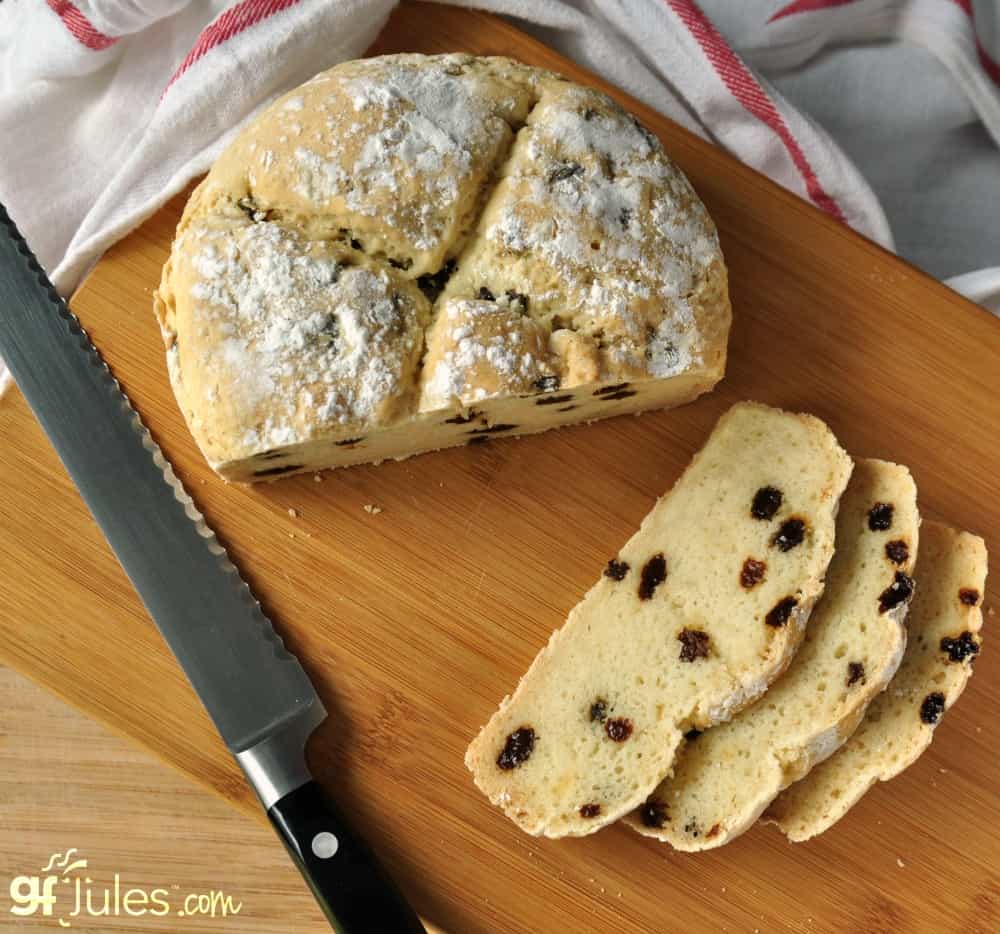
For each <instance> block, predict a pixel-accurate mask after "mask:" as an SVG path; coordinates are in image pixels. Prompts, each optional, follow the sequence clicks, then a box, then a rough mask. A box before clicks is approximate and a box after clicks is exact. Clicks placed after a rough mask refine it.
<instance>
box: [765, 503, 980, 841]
mask: <svg viewBox="0 0 1000 934" xmlns="http://www.w3.org/2000/svg"><path fill="white" fill-rule="evenodd" d="M916 578H917V592H916V596H915V597H914V598H913V603H912V605H911V606H910V612H909V615H908V617H907V628H908V630H909V644H908V646H907V649H906V653H905V654H904V656H903V662H902V664H901V665H900V666H899V671H898V672H897V673H896V676H895V677H894V678H893V679H892V681H891V682H890V683H889V687H888V689H887V690H886V691H885V693H884V694H882V695H880V696H879V697H877V698H876V699H875V700H874V701H873V702H872V704H871V706H870V707H869V708H868V712H867V714H866V715H865V718H864V720H863V721H862V722H861V725H860V726H859V727H858V729H857V731H856V732H855V733H854V735H853V736H852V737H851V738H850V739H849V740H848V741H847V742H846V743H845V744H844V745H843V746H842V747H841V748H840V750H838V751H837V752H836V753H835V754H834V755H833V756H832V757H831V758H830V759H828V760H827V761H826V762H824V763H823V764H822V765H820V766H817V768H815V769H813V771H812V772H810V773H809V774H808V775H807V776H806V777H805V778H804V779H803V780H802V781H800V782H798V783H797V784H795V785H792V786H791V787H790V788H788V789H787V790H786V791H785V792H783V793H782V794H781V795H780V796H779V797H778V798H777V799H776V800H775V802H774V803H773V804H772V805H771V807H770V808H769V809H768V811H767V813H766V815H765V819H766V820H768V821H770V822H772V823H775V824H777V825H778V826H779V827H780V828H781V830H782V831H783V832H784V833H785V834H786V835H787V836H788V837H789V839H791V840H794V841H796V842H798V841H801V840H808V839H809V838H810V837H814V836H815V835H816V834H818V833H822V832H823V831H824V830H826V829H827V828H829V827H831V826H833V824H835V823H836V822H837V821H838V820H840V818H842V817H843V816H844V815H845V814H846V813H847V812H848V811H849V810H850V809H851V807H853V806H854V804H855V803H856V802H857V801H858V800H859V799H860V798H861V796H862V795H863V794H864V793H865V792H866V791H867V790H868V789H869V788H871V786H872V785H874V784H875V783H876V782H879V781H882V782H885V781H888V780H889V779H890V778H892V777H894V776H895V775H898V774H899V773H900V772H902V771H903V769H905V768H906V767H907V766H909V765H911V764H912V763H913V762H915V761H916V760H917V758H918V757H919V756H920V754H921V753H922V752H923V751H924V750H925V749H926V748H927V747H928V746H929V745H930V742H931V739H932V737H933V735H934V728H935V727H936V726H937V724H938V722H939V721H940V719H941V715H942V714H943V713H944V711H945V710H947V709H948V708H949V707H951V705H952V704H954V703H955V701H956V700H957V699H958V696H959V695H960V694H961V693H962V690H963V689H964V688H965V685H966V682H967V681H968V680H969V677H970V676H971V674H972V660H973V658H975V656H976V655H977V654H978V653H979V644H980V638H979V629H980V627H981V625H982V621H983V614H982V610H981V605H982V599H983V598H982V595H983V592H984V591H983V585H984V583H985V580H986V546H985V544H984V543H983V540H982V539H981V538H979V537H978V536H976V535H970V534H969V533H968V532H958V531H956V530H954V529H950V528H948V527H947V526H944V525H941V524H939V523H937V522H930V521H927V522H925V523H924V524H923V527H922V528H921V532H920V557H919V559H918V560H917V570H916Z"/></svg>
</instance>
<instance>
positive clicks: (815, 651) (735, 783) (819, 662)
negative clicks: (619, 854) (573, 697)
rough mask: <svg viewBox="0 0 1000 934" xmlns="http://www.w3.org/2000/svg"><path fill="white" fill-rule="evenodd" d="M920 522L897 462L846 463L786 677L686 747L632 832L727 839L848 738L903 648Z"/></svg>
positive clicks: (702, 842)
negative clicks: (809, 607) (820, 580)
mask: <svg viewBox="0 0 1000 934" xmlns="http://www.w3.org/2000/svg"><path fill="white" fill-rule="evenodd" d="M919 522H920V520H919V517H918V514H917V489H916V486H915V485H914V483H913V479H912V478H911V477H910V473H909V471H908V470H907V469H906V468H905V467H900V466H897V465H896V464H889V463H886V462H885V461H876V460H861V461H858V462H857V464H856V466H855V468H854V473H853V474H852V475H851V481H850V483H849V484H848V485H847V489H846V490H845V492H844V495H843V497H841V500H840V511H839V513H838V516H837V538H836V548H837V550H836V553H835V554H834V556H833V560H832V561H831V562H830V568H829V571H828V572H827V575H826V588H825V590H824V592H823V598H822V599H821V600H820V601H819V603H818V604H817V605H816V608H815V609H814V610H813V612H812V615H811V617H810V619H809V626H808V628H807V630H806V635H805V639H804V640H803V643H802V646H801V648H800V649H799V651H798V652H797V653H796V655H795V658H793V659H792V663H791V665H789V667H788V670H787V671H786V672H785V673H784V674H783V675H782V676H781V677H780V678H779V679H778V680H777V681H776V682H775V683H774V684H773V685H771V687H770V688H769V689H768V691H767V693H766V694H765V695H764V696H763V697H762V698H761V699H760V700H758V701H757V702H756V703H754V704H753V705H752V706H751V707H749V708H747V709H746V710H744V711H743V712H742V713H741V714H739V715H738V716H736V717H734V718H733V719H732V720H731V721H730V722H729V723H724V724H722V725H721V726H717V727H714V728H713V729H711V730H708V731H707V732H706V733H704V734H703V735H701V736H698V737H696V738H692V740H691V741H689V742H688V743H686V744H685V746H684V747H683V749H682V750H681V752H680V754H679V755H678V758H677V763H676V765H675V767H674V772H673V775H672V776H671V777H670V778H668V779H665V780H664V781H663V782H662V783H661V785H660V787H659V788H657V789H656V791H655V792H653V794H652V795H651V796H650V798H649V799H648V800H647V801H646V803H645V804H644V805H643V806H642V807H641V808H639V810H638V811H636V812H633V813H632V814H631V815H629V817H628V822H629V824H630V825H631V826H632V827H633V828H634V829H636V830H638V831H639V832H640V833H643V834H646V835H647V836H651V837H658V838H659V839H661V840H666V841H667V842H669V843H670V844H671V845H672V846H674V847H675V848H677V849H679V850H707V849H710V848H712V847H716V846H721V845H722V844H724V843H728V842H729V841H730V840H732V839H733V838H735V837H737V836H739V835H740V834H741V833H743V832H744V831H746V830H747V829H749V827H750V826H751V825H752V824H753V823H754V821H756V820H757V818H758V817H759V816H760V814H761V813H762V812H763V810H764V808H765V807H767V805H768V804H770V803H771V801H772V800H774V798H775V796H776V795H777V794H778V793H779V792H780V791H781V790H782V789H783V788H785V787H787V786H788V785H790V784H791V783H792V782H794V781H796V780H797V779H799V778H801V777H802V776H803V775H805V774H806V772H808V771H809V769H811V768H812V767H813V765H815V764H816V763H817V762H821V761H822V760H823V759H825V758H827V757H828V756H829V755H831V754H832V753H833V752H834V751H835V750H836V749H837V747H838V746H840V745H841V743H843V742H844V740H845V739H847V737H848V736H850V735H851V733H853V732H854V729H855V727H856V726H857V725H858V721H859V720H860V719H861V717H862V716H863V715H864V711H865V708H866V707H867V706H868V704H869V702H870V701H871V700H872V698H873V697H875V696H876V695H877V694H879V692H881V691H882V690H883V689H884V688H885V686H886V684H887V683H888V681H889V679H890V678H891V677H892V676H893V674H895V671H896V669H897V667H898V666H899V662H900V658H901V657H902V654H903V649H904V647H905V645H906V631H905V629H904V628H903V616H904V615H905V613H906V608H907V603H908V601H909V597H910V595H911V594H912V593H913V584H912V580H911V578H910V576H909V575H910V574H911V573H912V569H913V562H914V560H915V558H916V552H917V529H918V526H919ZM760 573H761V574H766V571H761V572H760Z"/></svg>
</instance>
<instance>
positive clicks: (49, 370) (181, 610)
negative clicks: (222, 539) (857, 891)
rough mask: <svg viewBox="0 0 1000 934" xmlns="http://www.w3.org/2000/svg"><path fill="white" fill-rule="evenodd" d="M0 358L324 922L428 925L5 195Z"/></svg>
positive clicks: (229, 571)
mask: <svg viewBox="0 0 1000 934" xmlns="http://www.w3.org/2000/svg"><path fill="white" fill-rule="evenodd" d="M0 356H2V357H3V359H4V360H5V361H6V363H7V366H8V368H9V369H10V372H11V374H12V376H13V377H14V381H15V382H16V383H17V385H18V386H19V388H20V389H21V392H22V393H23V394H24V396H25V398H26V399H27V401H28V404H29V405H30V406H31V408H32V410H33V412H34V413H35V416H36V417H37V419H38V421H39V422H41V425H42V427H43V428H44V430H45V433H46V434H47V435H48V437H49V440H50V441H51V442H52V445H53V447H54V448H55V449H56V452H57V453H58V455H59V457H60V458H61V460H62V462H63V464H64V465H65V466H66V469H67V471H68V472H69V474H70V476H71V477H72V479H73V482H74V483H75V484H76V486H77V488H78V489H79V491H80V494H81V495H82V496H83V499H84V501H85V502H86V504H87V506H88V508H89V509H90V511H91V513H92V514H93V516H94V518H95V519H96V520H97V523H98V525H99V526H100V527H101V531H102V532H103V533H104V535H105V537H106V538H107V540H108V542H109V543H110V544H111V547H112V548H113V549H114V552H115V555H116V556H117V557H118V560H119V561H120V562H121V565H122V567H123V568H124V569H125V572H126V573H127V574H128V576H129V578H130V579H131V581H132V584H133V585H134V586H135V589H136V590H137V591H138V593H139V596H140V597H141V598H142V602H143V603H144V604H145V607H146V609H147V610H148V611H149V615H150V616H151V617H152V618H153V621H154V622H155V623H156V626H157V627H158V628H159V630H160V633H161V634H162V635H163V638H164V639H165V640H166V642H167V645H168V646H169V647H170V649H171V650H172V651H173V653H174V655H175V656H176V657H177V660H178V661H179V662H180V664H181V667H182V668H183V669H184V672H185V674H186V675H187V677H188V679H189V680H190V682H191V684H192V686H193V687H194V689H195V691H196V692H197V694H198V696H199V697H200V698H201V701H202V703H203V704H204V705H205V708H206V709H207V710H208V713H209V714H210V716H211V717H212V720H213V721H214V723H215V726H216V727H217V729H218V730H219V733H220V734H221V735H222V738H223V740H224V741H225V743H226V746H227V747H228V748H229V751H230V752H231V753H232V754H233V756H234V757H235V758H236V761H237V762H238V763H239V765H240V766H241V767H242V769H243V771H244V772H245V773H246V776H247V779H248V780H249V782H250V785H251V786H252V787H253V789H254V791H255V792H256V794H257V796H258V798H259V799H260V802H261V805H262V806H263V807H264V810H265V811H266V812H267V815H268V817H269V818H270V820H271V824H272V825H273V826H274V828H275V830H276V831H277V833H278V836H279V837H280V838H281V840H282V841H283V842H284V844H285V846H286V847H287V849H288V851H289V853H290V855H291V857H292V860H293V861H294V862H295V864H296V866H297V867H298V868H299V870H300V872H301V873H302V875H303V876H304V877H305V879H306V882H308V884H309V886H310V888H311V889H312V891H313V893H314V894H315V896H316V899H317V901H318V902H319V905H320V907H321V908H322V909H323V912H324V914H325V915H326V917H327V919H328V920H329V921H330V924H331V926H332V928H333V929H334V930H335V931H338V932H342V934H359V932H365V934H368V932H378V934H382V932H385V934H390V932H396V931H399V932H411V931H412V932H422V931H424V928H423V926H422V925H421V923H420V920H419V919H418V918H417V916H416V914H415V913H414V912H413V910H412V909H411V908H410V907H409V905H408V904H407V903H406V901H405V900H404V898H403V896H402V895H401V894H400V892H399V890H398V889H397V888H396V886H395V884H394V883H393V882H392V880H391V879H390V878H389V876H388V875H387V874H386V872H385V870H384V869H383V868H382V867H381V866H380V865H379V863H378V861H377V859H376V857H375V855H374V853H373V852H372V851H371V849H370V848H369V847H368V845H367V844H366V843H365V842H364V840H363V839H362V838H361V836H359V834H358V833H356V832H355V831H354V830H353V829H352V828H351V826H350V824H349V823H348V822H347V820H346V818H345V816H344V814H343V813H342V812H341V811H340V810H339V809H338V808H337V807H336V806H335V805H334V804H333V802H332V801H331V799H330V797H329V796H328V795H327V794H326V792H325V791H324V790H323V789H322V788H321V787H320V786H319V785H318V784H317V783H316V781H315V780H314V779H313V778H312V776H311V774H310V772H309V768H308V765H307V763H306V756H305V747H306V741H307V740H308V738H309V736H310V735H311V734H312V732H313V731H314V730H315V729H316V727H317V726H318V725H319V724H320V723H321V722H322V721H323V720H324V719H325V718H326V710H325V709H324V707H323V704H322V702H321V701H320V699H319V696H318V695H317V694H316V690H315V688H314V687H313V685H312V682H311V681H310V680H309V677H308V675H307V674H306V672H305V670H304V669H303V668H302V666H301V664H300V663H299V661H298V659H296V658H295V656H293V655H292V654H291V653H290V652H289V651H288V650H287V649H286V648H285V647H284V644H283V643H282V641H281V637H280V636H279V635H278V634H277V633H276V632H275V631H274V629H273V627H272V625H271V622H270V621H269V620H268V618H267V617H266V616H265V615H264V613H263V611H262V610H261V607H260V604H259V603H258V602H257V600H256V599H255V597H254V596H253V594H252V593H251V591H250V588H249V587H248V586H247V584H246V583H245V582H244V581H243V579H242V578H241V577H240V575H239V572H238V571H237V569H236V568H235V567H234V565H233V564H232V562H231V561H230V559H229V556H228V555H227V554H226V550H225V549H224V548H223V547H222V545H220V544H219V541H218V540H217V539H216V537H215V534H214V533H213V532H212V530H211V529H210V528H209V527H208V525H207V523H206V522H205V519H204V517H203V516H202V514H201V513H200V512H199V510H198V507H197V506H196V505H195V503H194V501H193V500H192V499H191V497H190V496H189V495H188V493H187V492H186V491H185V489H184V487H183V485H182V484H181V483H180V481H179V480H178V479H177V476H176V475H175V473H174V471H173V469H172V468H171V466H170V463H169V462H168V461H167V460H166V458H165V457H164V456H163V454H162V452H161V451H160V449H159V447H158V446H157V444H156V442H155V441H154V440H153V438H152V436H151V435H150V433H149V431H148V430H147V429H146V427H145V425H143V423H142V420H141V419H140V417H139V415H138V413H137V412H136V411H135V409H134V408H133V407H132V404H131V402H130V401H129V399H128V397H127V396H126V395H125V393H124V392H123V391H122V389H121V387H120V386H119V385H118V382H117V380H116V379H115V378H114V376H113V375H112V373H111V371H110V369H109V368H108V366H107V364H106V363H105V362H104V360H103V359H102V358H101V355H100V354H99V353H98V351H97V349H96V348H95V347H94V345H93V344H92V343H91V342H90V338H89V337H88V336H87V333H86V332H85V331H84V329H83V328H82V326H81V325H80V322H79V321H78V320H77V318H76V316H75V315H73V313H72V312H71V311H70V310H69V308H68V307H67V305H66V303H65V302H64V301H63V300H62V299H61V298H60V297H59V295H58V294H57V293H56V291H55V289H54V288H53V286H52V284H51V283H50V282H49V280H48V278H47V276H46V275H45V272H44V271H43V270H42V268H41V267H40V266H39V264H38V261H37V260H36V259H35V257H34V255H33V254H32V252H31V249H30V248H29V247H28V244H27V243H26V242H25V240H24V238H23V237H22V236H21V235H20V233H19V232H18V230H17V227H16V226H15V225H14V222H13V221H12V220H11V219H10V217H9V215H8V214H7V211H6V209H5V208H4V207H3V205H0Z"/></svg>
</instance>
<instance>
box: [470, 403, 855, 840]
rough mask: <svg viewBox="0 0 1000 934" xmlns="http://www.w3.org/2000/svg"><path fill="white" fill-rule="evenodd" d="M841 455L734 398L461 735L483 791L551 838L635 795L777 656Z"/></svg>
mask: <svg viewBox="0 0 1000 934" xmlns="http://www.w3.org/2000/svg"><path fill="white" fill-rule="evenodd" d="M851 466H852V465H851V461H850V458H849V457H848V456H847V454H845V453H844V451H843V450H842V449H841V448H840V446H839V445H838V444H837V441H836V439H835V438H834V436H833V434H832V433H831V432H830V430H829V429H828V428H827V427H826V426H825V425H824V424H823V423H822V422H820V421H819V420H818V419H815V418H812V417H811V416H808V415H793V414H789V413H786V412H782V411H780V410H778V409H772V408H768V407H767V406H763V405H758V404H755V403H741V404H739V405H735V406H733V408H731V409H730V410H729V411H728V412H727V413H726V414H725V415H723V416H722V418H721V419H720V420H719V423H718V425H717V426H716V428H715V430H714V431H713V432H712V435H711V437H710V438H709V439H708V443H707V444H706V445H705V447H704V448H703V449H702V450H701V451H700V452H699V453H698V454H696V455H695V457H694V459H693V460H692V462H691V464H690V465H689V466H688V468H687V470H685V472H684V474H683V475H682V476H681V478H680V479H679V480H678V481H677V483H676V485H675V486H674V488H673V490H671V491H670V493H669V494H667V495H666V496H665V497H663V498H662V499H661V500H660V501H659V502H658V503H657V504H656V506H655V507H654V508H653V510H652V511H651V512H650V513H649V515H648V516H646V518H645V520H644V521H643V523H642V526H641V527H640V529H639V531H638V532H637V533H636V534H635V535H634V536H633V537H632V538H631V539H630V540H629V542H628V543H627V544H626V545H625V547H624V548H622V550H621V552H620V554H619V555H618V556H617V557H615V558H614V559H613V560H612V561H610V562H609V564H608V567H607V569H606V570H605V572H604V575H603V577H602V578H601V580H600V581H599V582H598V583H597V584H596V585H595V586H594V587H593V588H592V589H591V590H590V592H589V593H588V594H587V595H586V596H585V597H584V599H583V601H582V602H581V603H579V604H578V605H577V606H576V607H575V608H574V609H573V611H572V612H571V613H570V615H569V619H568V620H567V622H566V624H565V625H564V626H563V628H562V629H560V630H559V631H558V632H556V633H554V634H553V636H552V638H551V639H550V640H549V643H548V645H547V646H546V647H545V648H544V649H542V651H541V652H540V653H539V655H538V657H537V658H536V659H535V661H534V662H533V663H532V665H531V668H530V669H529V670H528V672H527V674H526V675H525V676H524V677H523V678H522V680H521V683H520V685H519V686H518V688H517V690H516V691H515V692H514V695H513V697H510V698H505V699H504V700H503V702H502V703H501V705H500V709H499V711H497V713H495V714H494V715H493V717H492V719H491V720H490V721H489V723H488V724H487V725H486V726H485V727H484V728H483V730H482V731H481V733H480V734H479V736H478V737H477V738H476V739H475V740H474V741H473V742H472V744H471V745H470V746H469V749H468V752H467V753H466V760H465V761H466V764H467V765H468V767H469V769H470V770H471V771H472V773H473V776H474V778H475V781H476V784H477V785H478V786H479V787H480V789H482V791H484V792H485V793H486V794H487V795H488V796H489V798H490V800H491V801H492V802H493V803H494V804H497V805H499V806H500V807H501V808H503V810H504V812H505V813H506V814H507V816H508V817H510V818H511V819H512V820H514V821H515V822H516V823H517V824H518V825H519V826H520V827H522V828H523V829H524V830H526V831H528V832H529V833H532V834H544V835H545V836H550V837H560V836H565V835H583V834H588V833H592V832H593V831H595V830H597V829H598V828H599V827H602V826H604V825H605V824H607V823H610V822H611V821H613V820H616V819H617V818H619V817H621V816H623V815H624V814H627V813H628V812H629V811H631V810H632V809H633V808H635V807H637V806H638V805H639V804H640V803H642V801H644V800H645V798H646V796H647V795H648V794H649V792H650V791H652V790H653V788H655V787H656V785H657V783H658V782H659V781H660V780H661V779H662V778H663V777H664V776H665V775H666V774H667V773H668V772H669V771H670V768H671V767H672V765H673V760H674V756H675V754H676V752H677V749H678V748H679V746H680V745H681V743H682V741H683V736H684V733H685V732H686V731H688V730H691V729H694V728H697V729H704V728H705V727H708V726H711V725H712V724H715V723H719V722H721V721H724V720H728V719H729V718H730V717H731V716H732V715H733V714H734V713H736V712H737V711H738V710H740V709H741V708H742V707H744V706H746V705H747V704H749V703H750V702H751V701H753V700H754V699H755V698H756V697H757V696H759V695H760V694H761V693H762V692H763V691H764V690H765V689H766V687H767V685H768V684H769V683H770V682H771V681H773V680H774V678H776V677H777V676H778V675H779V674H780V673H781V671H782V670H783V669H784V668H785V666H786V665H787V664H788V662H789V660H790V659H791V657H792V655H793V654H794V652H795V650H796V648H797V647H798V645H799V642H800V641H801V636H802V631H803V628H804V626H805V622H806V619H807V617H808V614H809V611H810V609H811V607H812V605H813V603H814V602H815V601H816V599H817V598H818V597H819V594H820V592H821V591H822V588H823V577H824V574H825V571H826V567H827V564H828V563H829V560H830V556H831V555H832V553H833V539H834V516H835V514H836V509H837V502H838V500H839V499H840V495H841V493H842V492H843V489H844V486H845V485H846V483H847V478H848V476H849V475H850V472H851ZM751 561H753V562H759V563H760V564H761V565H764V566H765V572H764V574H763V577H762V578H760V579H757V578H754V579H753V580H749V579H748V578H747V576H746V568H747V566H748V563H749V562H751Z"/></svg>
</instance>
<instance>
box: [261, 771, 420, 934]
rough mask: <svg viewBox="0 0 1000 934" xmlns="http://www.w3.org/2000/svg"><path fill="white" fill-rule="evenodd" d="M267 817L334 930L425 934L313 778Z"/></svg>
mask: <svg viewBox="0 0 1000 934" xmlns="http://www.w3.org/2000/svg"><path fill="white" fill-rule="evenodd" d="M267 816H268V817H269V818H270V819H271V823H272V824H273V825H274V827H275V829H276V830H277V831H278V836H280V837H281V839H282V841H283V842H284V844H285V846H286V847H287V848H288V851H289V853H290V854H291V857H292V859H293V860H294V861H295V865H296V866H298V867H299V872H301V873H302V875H303V877H304V878H305V880H306V882H308V883H309V887H310V888H311V889H312V891H313V894H314V895H315V896H316V900H317V901H318V902H319V904H320V907H321V908H322V909H323V913H324V914H325V915H326V917H327V919H328V920H329V921H330V923H331V924H332V925H333V929H334V930H335V931H337V932H338V934H372V932H379V934H395V932H396V931H399V932H401V934H405V932H414V934H425V932H424V926H423V925H422V924H421V923H420V919H419V918H418V917H417V916H416V914H414V912H413V909H412V908H410V906H409V905H408V904H407V903H406V901H405V900H404V898H403V896H402V894H401V893H400V891H399V890H398V889H397V888H396V885H395V883H394V882H393V881H392V879H390V878H389V876H388V874H387V873H386V872H385V870H384V869H383V868H382V867H381V866H380V865H379V863H378V860H377V859H376V858H375V854H374V853H373V852H372V851H371V849H370V848H369V847H368V845H367V844H366V843H365V842H364V840H362V839H361V837H360V836H358V835H357V834H356V833H354V831H353V830H352V829H351V827H350V825H349V824H348V823H347V821H346V820H345V819H344V816H343V815H342V814H341V813H340V811H339V810H338V809H337V808H336V806H335V805H334V804H333V802H332V801H331V800H330V797H329V795H327V793H326V792H325V791H324V790H323V789H322V788H321V787H320V785H319V784H317V783H316V782H315V781H311V780H310V781H308V782H306V783H305V784H304V785H300V786H299V787H298V788H296V789H295V790H294V791H290V792H289V793H288V794H286V795H285V796H284V797H283V798H280V799H279V800H278V801H276V802H275V803H274V804H273V805H271V807H270V809H269V810H268V812H267Z"/></svg>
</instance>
